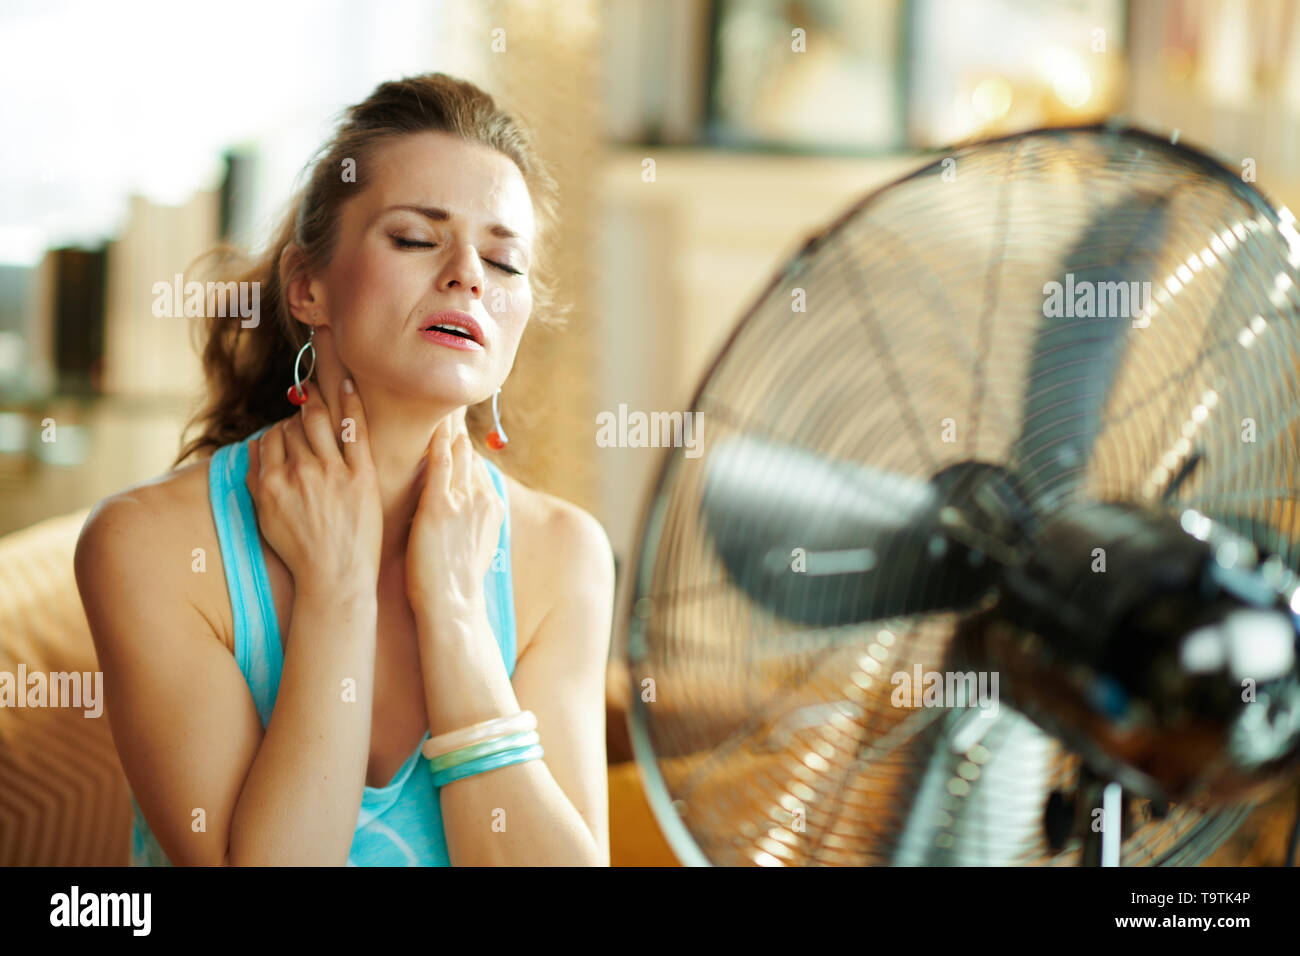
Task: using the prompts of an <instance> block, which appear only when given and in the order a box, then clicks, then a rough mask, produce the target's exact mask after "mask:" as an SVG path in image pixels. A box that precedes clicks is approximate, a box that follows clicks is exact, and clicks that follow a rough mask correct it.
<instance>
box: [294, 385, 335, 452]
mask: <svg viewBox="0 0 1300 956" xmlns="http://www.w3.org/2000/svg"><path fill="white" fill-rule="evenodd" d="M300 417H301V419H302V430H303V433H304V434H305V435H306V436H307V443H308V444H309V445H310V446H311V450H312V451H313V452H314V453H315V454H316V457H317V458H319V459H320V460H321V461H337V462H342V461H343V456H342V455H340V454H339V443H338V440H337V439H336V438H335V437H334V425H333V423H332V422H331V421H330V410H329V406H327V405H326V404H325V399H323V398H321V396H320V394H319V392H318V391H317V390H316V389H314V388H313V389H309V390H308V392H307V401H306V402H304V403H303V406H302V415H301V416H300Z"/></svg>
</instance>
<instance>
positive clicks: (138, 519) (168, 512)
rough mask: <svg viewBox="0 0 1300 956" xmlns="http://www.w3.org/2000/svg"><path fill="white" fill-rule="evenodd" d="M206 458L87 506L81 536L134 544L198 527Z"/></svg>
mask: <svg viewBox="0 0 1300 956" xmlns="http://www.w3.org/2000/svg"><path fill="white" fill-rule="evenodd" d="M208 463H209V459H208V458H202V459H200V460H198V461H194V462H190V463H189V464H186V465H181V466H179V467H177V468H173V469H172V470H171V471H168V472H164V473H163V474H161V475H158V476H157V477H155V478H150V479H147V480H145V481H142V482H139V483H137V484H134V485H131V486H130V487H128V488H124V489H122V490H121V491H118V492H116V493H114V494H111V495H109V496H108V497H106V498H104V499H103V500H102V501H100V502H99V503H97V504H96V505H95V506H94V507H93V508H91V509H90V513H89V515H88V516H87V518H86V523H85V525H84V526H83V527H82V531H81V536H82V537H83V538H85V537H87V536H88V535H97V536H101V537H106V536H110V535H109V534H108V532H109V531H111V536H112V537H114V538H117V537H123V538H126V539H128V540H130V541H131V542H132V543H133V544H135V545H139V544H141V543H147V542H148V539H150V538H152V537H157V536H160V535H165V536H167V537H169V538H173V539H176V538H177V537H178V536H182V535H184V534H185V533H186V532H187V531H188V530H191V529H192V528H195V527H199V526H201V521H200V520H199V519H201V518H203V517H204V514H205V513H204V511H203V510H202V509H200V508H199V507H198V506H199V505H200V504H203V503H206V501H207V496H208Z"/></svg>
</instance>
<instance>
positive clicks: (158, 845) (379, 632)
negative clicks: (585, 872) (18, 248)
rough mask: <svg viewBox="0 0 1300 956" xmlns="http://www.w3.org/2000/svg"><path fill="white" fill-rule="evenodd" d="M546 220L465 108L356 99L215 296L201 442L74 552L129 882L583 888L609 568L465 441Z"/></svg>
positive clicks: (598, 760) (565, 513)
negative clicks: (509, 883)
mask: <svg viewBox="0 0 1300 956" xmlns="http://www.w3.org/2000/svg"><path fill="white" fill-rule="evenodd" d="M553 191H554V182H553V180H551V179H550V177H549V176H548V174H547V173H546V171H545V170H544V168H543V167H542V165H541V164H540V162H539V160H538V158H537V155H536V153H535V150H534V148H533V147H532V145H531V142H530V138H529V136H528V135H527V133H526V131H525V130H523V129H522V128H520V126H519V125H518V124H517V123H516V122H515V121H514V120H513V119H511V118H510V117H509V116H508V115H506V114H505V113H503V112H501V111H500V110H499V109H498V108H497V107H496V106H495V105H494V103H493V100H492V99H491V97H489V96H488V95H487V94H485V93H484V92H483V91H481V90H479V89H478V88H476V87H474V86H473V85H471V84H469V83H465V82H463V81H459V80H456V79H453V78H450V77H447V76H444V75H441V74H431V75H424V76H418V77H413V78H407V79H404V80H402V81H400V82H392V83H385V84H382V85H381V86H379V87H378V88H377V89H376V90H375V92H374V93H373V94H372V95H371V96H370V97H369V98H368V99H366V100H365V101H364V102H363V103H361V104H359V105H357V106H355V107H352V108H351V109H350V110H349V112H348V115H347V118H346V121H345V123H344V125H343V126H342V128H341V129H340V130H339V132H338V133H337V135H336V136H335V138H334V140H333V141H332V142H331V143H330V144H329V146H328V147H327V148H326V150H325V151H324V155H323V156H322V157H321V158H320V159H319V160H318V162H317V163H316V165H315V167H314V169H313V172H312V176H311V178H310V181H309V182H308V184H307V185H306V187H305V188H304V190H303V192H302V193H301V194H300V195H299V197H298V198H297V200H296V210H295V215H294V216H293V217H291V218H289V219H288V221H287V222H286V223H285V224H284V227H283V229H282V230H281V232H280V234H279V238H278V239H277V240H276V241H275V242H273V243H272V245H271V247H270V248H269V249H268V250H267V252H266V254H265V255H264V257H263V258H262V259H261V260H260V261H256V262H254V263H253V264H252V265H251V266H250V267H249V268H248V269H247V270H245V271H244V272H242V273H238V274H232V276H233V277H234V278H236V279H239V280H245V281H258V282H260V302H261V307H262V313H261V320H260V321H259V322H258V323H257V324H256V325H254V324H253V323H247V322H241V321H240V320H239V319H237V318H234V319H231V318H211V319H210V320H209V332H208V341H207V344H206V347H205V349H204V367H205V370H206V374H207V377H208V386H209V396H208V401H207V404H206V405H205V406H204V407H203V409H202V410H201V411H200V412H199V414H198V415H197V416H196V419H195V423H197V424H198V425H199V426H200V427H201V434H200V435H199V436H198V438H196V439H195V440H194V441H192V442H191V443H190V444H189V445H188V446H187V448H186V449H185V450H184V451H183V452H182V454H181V457H180V459H179V460H178V462H177V467H175V468H174V469H173V470H172V471H171V472H170V473H168V474H166V475H163V476H162V477H160V478H157V479H155V480H153V481H151V482H148V483H145V484H142V485H140V486H137V487H134V488H131V489H128V490H127V491H124V492H121V493H119V494H117V495H114V496H112V497H110V498H108V499H106V500H105V501H103V502H101V503H100V504H99V505H98V506H97V507H96V508H95V509H94V511H93V512H92V513H91V515H90V517H89V519H88V520H87V522H86V526H85V528H84V529H83V531H82V533H81V537H80V539H79V541H78V545H77V552H76V572H77V582H78V586H79V588H80V590H81V596H82V601H83V603H84V604H85V608H86V614H87V617H88V619H89V622H90V627H91V631H92V634H93V636H94V641H95V646H96V649H97V651H98V654H99V662H100V666H101V668H102V669H103V673H104V680H105V691H106V692H105V696H106V709H107V711H108V714H109V720H110V723H111V726H112V730H113V735H114V740H115V741H116V744H117V748H118V751H119V753H120V755H121V759H122V765H123V768H124V769H125V771H126V775H127V779H128V781H129V783H130V786H131V791H132V796H133V798H134V803H135V807H136V823H135V832H134V847H133V861H134V862H136V863H138V864H151V863H152V864H168V863H170V864H178V865H186V864H213V865H218V864H219V865H247V864H277V865H278V864H294V865H301V864H306V865H343V864H348V865H362V866H364V865H421V866H447V865H457V866H461V865H491V864H530V865H531V864H558V865H567V864H579V865H608V862H609V841H608V833H607V829H608V823H607V796H606V766H605V731H604V674H605V663H606V657H607V654H608V646H609V630H610V617H611V613H612V603H613V585H614V572H613V558H612V554H611V551H610V547H609V542H608V539H607V538H606V536H605V533H604V531H603V529H602V528H601V526H600V525H599V524H598V523H597V522H596V520H595V519H594V518H592V517H591V516H590V515H589V514H587V513H586V512H584V511H582V510H581V509H579V508H577V507H576V506H574V505H572V504H569V503H566V502H564V501H561V500H559V499H557V498H555V497H553V496H550V495H546V494H544V493H541V492H539V491H535V490H533V489H530V488H528V487H526V486H524V485H522V484H520V483H519V482H518V481H516V480H514V479H513V478H510V477H509V476H506V475H505V474H504V473H502V472H501V471H500V469H499V468H497V466H496V465H494V464H491V463H490V462H488V461H487V459H486V458H484V457H482V456H481V455H479V454H476V452H475V449H474V446H473V443H472V441H471V438H470V436H471V435H474V436H475V437H476V438H477V437H479V436H481V435H482V434H483V432H485V431H486V426H487V422H485V421H484V420H483V416H484V413H486V414H487V415H489V416H491V415H492V414H493V411H492V410H490V409H489V408H488V407H487V406H491V409H495V408H496V405H495V403H494V402H492V401H490V400H491V399H493V398H494V397H495V396H496V394H497V392H498V390H499V389H500V387H501V385H502V383H503V382H504V381H505V380H506V378H507V376H508V374H509V372H510V370H511V368H512V366H513V364H514V360H515V355H516V350H517V348H518V345H519V340H520V336H521V335H522V334H523V332H524V328H525V326H526V325H527V323H528V320H529V317H530V314H531V312H532V308H533V305H534V300H535V299H536V300H537V301H539V302H541V301H543V300H544V299H545V298H546V296H547V289H548V287H547V286H546V285H545V284H544V283H543V282H541V281H539V278H538V262H537V256H538V255H539V252H540V249H539V246H540V236H541V234H542V233H543V232H544V231H546V230H547V229H548V228H549V226H550V224H551V221H552V219H553V215H554V213H553V203H554V199H553V195H552V194H553ZM435 324H442V325H444V326H452V327H453V328H449V329H444V330H443V331H430V329H431V327H432V326H433V325H435ZM245 325H247V326H248V327H247V328H245V327H244V326H245ZM299 382H301V383H302V384H301V386H299V384H296V383H299ZM291 402H292V404H291ZM297 402H303V404H301V407H300V408H299V407H295V405H296V403H297ZM480 403H486V404H480ZM488 420H489V421H491V418H489V419H488ZM192 424H194V423H192ZM497 429H498V435H496V436H492V437H493V438H494V440H495V439H499V438H500V437H501V436H500V424H499V422H498V423H497ZM496 444H498V445H499V444H500V442H499V441H496ZM198 452H205V453H207V452H210V453H211V454H210V457H201V458H199V459H198V460H197V461H193V462H191V463H189V464H186V465H183V466H182V465H181V464H180V463H181V462H183V461H184V460H185V458H187V457H189V456H191V455H194V454H196V453H198ZM516 570H517V571H518V576H517V577H515V576H514V575H513V572H514V571H516ZM528 713H531V714H532V715H534V716H535V729H534V728H532V726H531V724H530V723H529V722H528V721H527V719H526V718H527V714H528ZM521 714H522V715H524V718H525V719H524V720H523V721H522V722H521V720H520V719H518V718H519V716H520V715H521ZM425 744H429V745H430V746H429V747H428V748H425V747H424V746H423V745H425ZM475 747H477V748H478V750H475ZM430 756H432V758H433V759H429V757H430ZM450 758H454V759H450ZM471 758H472V759H471ZM494 760H495V761H496V763H493V761H494ZM435 769H436V770H437V771H438V773H436V774H435V772H434V770H435Z"/></svg>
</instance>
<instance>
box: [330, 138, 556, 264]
mask: <svg viewBox="0 0 1300 956" xmlns="http://www.w3.org/2000/svg"><path fill="white" fill-rule="evenodd" d="M372 163H373V167H372V173H373V178H372V179H371V181H370V183H369V184H368V188H367V189H366V191H365V194H364V196H362V197H358V198H361V200H362V201H361V202H360V203H357V204H356V205H357V206H359V207H361V209H363V210H364V215H365V218H366V221H371V220H372V219H373V218H374V217H375V216H377V215H379V213H380V212H381V211H382V210H384V209H387V208H388V207H389V206H394V205H400V204H413V205H419V206H437V207H441V208H443V209H446V210H448V211H449V212H450V213H451V214H452V215H453V216H455V217H457V218H463V219H467V220H469V221H470V223H471V224H472V225H478V224H484V225H486V224H490V223H501V224H502V225H503V226H506V227H507V228H509V229H513V230H514V231H515V232H517V233H519V234H520V235H521V236H523V237H524V239H525V240H527V241H530V242H531V241H532V238H533V236H534V232H535V223H534V219H533V205H532V199H531V197H530V196H529V193H528V184H527V183H526V182H524V177H523V174H522V173H520V171H519V167H518V166H516V165H515V164H514V161H513V160H512V159H510V158H509V157H508V156H506V155H504V154H502V153H499V152H497V151H496V150H495V149H492V148H491V147H490V146H484V145H483V144H482V143H469V142H466V141H464V140H462V139H461V138H460V137H458V136H453V135H451V134H448V133H411V134H409V135H406V136H400V137H397V138H395V139H392V140H389V141H388V142H385V143H382V144H381V145H380V146H379V147H378V148H377V149H376V151H375V155H374V157H373V160H372Z"/></svg>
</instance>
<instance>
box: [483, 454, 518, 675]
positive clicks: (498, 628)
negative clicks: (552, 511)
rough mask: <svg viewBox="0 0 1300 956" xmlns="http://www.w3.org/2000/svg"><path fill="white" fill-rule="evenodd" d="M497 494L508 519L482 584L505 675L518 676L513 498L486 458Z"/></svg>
mask: <svg viewBox="0 0 1300 956" xmlns="http://www.w3.org/2000/svg"><path fill="white" fill-rule="evenodd" d="M483 461H484V463H485V464H486V465H487V468H488V473H489V474H490V475H491V476H492V483H493V484H494V485H495V486H496V489H497V494H499V495H500V496H501V501H502V502H503V503H504V504H505V506H506V507H505V517H503V518H502V519H501V533H500V535H499V536H498V539H497V550H496V553H495V554H494V555H493V557H492V564H491V566H490V567H489V568H488V573H487V578H486V580H485V581H484V582H483V586H484V597H485V598H486V600H487V606H488V615H489V620H490V622H491V624H492V629H493V631H494V632H495V633H496V637H497V644H498V645H499V646H500V648H501V658H502V660H503V661H505V665H506V673H507V674H509V675H510V676H511V677H514V676H515V652H516V636H515V592H514V580H513V578H514V576H513V574H512V572H511V568H510V495H509V493H508V492H507V491H506V480H505V475H504V474H503V473H502V471H501V469H500V468H498V467H497V466H496V465H495V464H493V463H492V462H491V461H488V459H487V458H484V459H483Z"/></svg>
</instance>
